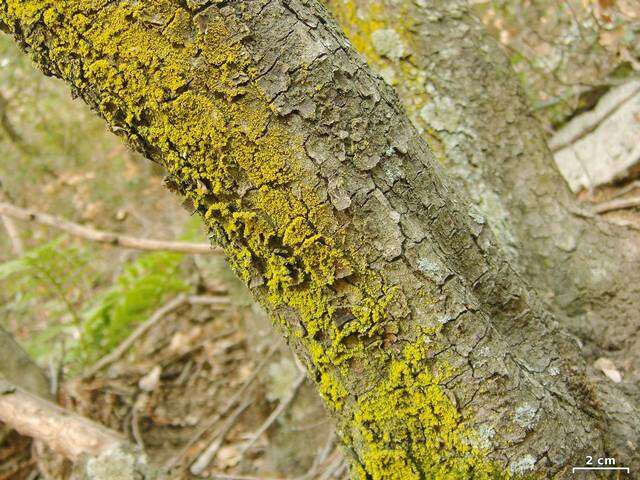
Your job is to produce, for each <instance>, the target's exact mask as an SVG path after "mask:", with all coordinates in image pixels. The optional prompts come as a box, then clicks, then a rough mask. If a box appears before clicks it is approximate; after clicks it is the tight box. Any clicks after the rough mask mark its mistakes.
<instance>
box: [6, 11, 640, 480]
mask: <svg viewBox="0 0 640 480" xmlns="http://www.w3.org/2000/svg"><path fill="white" fill-rule="evenodd" d="M0 23H2V24H3V29H4V30H6V31H8V32H10V33H11V34H12V35H13V36H14V37H15V38H16V40H17V41H18V42H19V43H20V45H21V46H22V47H23V48H24V49H25V50H27V51H28V52H29V53H30V54H31V56H32V58H33V59H34V60H35V61H36V63H38V64H39V65H40V66H41V67H42V68H43V70H44V71H45V72H46V73H49V74H52V75H56V76H58V77H61V78H63V79H64V80H65V81H67V82H68V83H69V85H70V86H71V88H72V90H73V91H74V93H75V94H77V95H79V96H81V97H82V98H83V99H84V100H85V101H87V102H88V103H89V104H90V105H92V106H93V107H94V108H96V110H97V111H99V112H100V113H101V114H102V115H103V116H104V117H105V118H106V119H107V121H108V122H109V124H110V125H111V127H112V128H113V129H114V131H116V132H118V133H120V134H122V135H123V136H124V137H126V139H127V140H128V141H129V142H130V143H131V144H132V145H133V146H135V147H136V148H138V149H140V150H141V151H143V152H144V153H145V154H146V155H147V156H148V157H149V158H150V159H152V160H154V161H157V162H162V163H164V164H165V166H166V167H167V169H168V170H169V172H170V179H171V183H172V185H173V186H174V188H176V189H178V190H179V191H180V192H182V193H183V194H184V195H186V196H187V197H189V198H190V199H191V200H192V201H194V205H195V206H196V208H197V209H198V211H199V212H200V213H201V214H202V215H203V218H204V220H205V223H206V224H207V226H208V227H209V228H210V230H211V235H212V238H213V239H214V240H215V241H216V242H217V243H219V244H220V245H221V246H222V247H223V248H224V250H225V252H226V254H227V255H228V257H229V260H230V262H231V264H232V265H233V266H234V268H235V269H236V271H237V272H238V274H239V275H240V277H241V278H243V279H244V280H245V281H246V283H247V284H248V285H249V287H250V288H251V290H252V292H253V293H254V295H255V297H256V298H257V299H258V300H259V301H261V302H262V303H263V305H264V306H265V307H266V308H267V310H268V311H269V312H270V313H271V315H272V317H273V318H274V320H275V321H276V323H277V324H278V325H279V327H280V328H281V329H282V331H283V333H284V335H285V336H286V337H287V340H288V341H289V344H290V345H291V346H292V348H293V349H294V351H295V352H296V353H297V354H298V355H299V356H300V357H301V359H302V360H303V362H304V363H305V364H306V366H307V368H308V371H309V374H310V376H311V378H312V379H313V380H314V381H316V382H317V384H318V389H319V391H320V393H321V394H322V395H323V398H324V400H325V402H326V404H327V406H328V409H329V410H330V411H331V413H332V415H333V417H334V418H335V420H336V423H337V425H338V432H339V434H340V437H341V439H342V441H343V443H344V444H345V446H346V449H347V451H348V452H349V454H350V457H351V459H352V463H353V470H352V472H353V476H354V477H355V478H371V479H391V478H402V479H403V480H404V479H421V478H443V479H444V478H451V479H453V478H506V477H507V476H508V473H507V472H511V473H514V474H518V475H519V474H527V473H535V474H538V475H540V476H546V477H551V476H553V475H556V478H570V475H571V474H570V471H571V469H570V467H571V466H572V465H575V464H578V463H582V462H584V459H585V456H586V455H594V456H597V455H602V456H603V455H615V456H616V458H617V459H618V461H619V462H620V463H623V462H626V463H627V464H628V465H630V466H631V467H632V468H638V458H637V455H636V452H635V451H634V450H633V448H632V445H633V442H635V441H637V439H638V437H639V436H640V415H638V411H637V403H634V401H633V399H631V398H628V397H626V396H625V394H624V393H623V392H621V391H617V390H614V389H613V388H611V386H610V385H596V384H595V383H594V381H593V380H592V379H591V376H590V372H589V371H588V369H587V367H586V366H585V364H584V362H583V361H582V359H581V357H580V352H579V348H578V347H577V344H576V342H575V341H574V339H573V338H572V337H570V336H568V335H567V334H566V332H565V331H564V330H563V329H562V328H561V327H560V326H559V325H558V322H557V321H556V319H555V318H554V317H553V316H552V315H551V314H550V313H549V312H547V311H546V310H545V309H544V308H543V307H542V305H541V303H540V301H539V300H538V298H537V295H536V294H535V292H533V290H532V289H530V288H529V287H528V285H527V284H526V283H524V282H523V281H522V279H521V278H520V277H519V275H518V274H517V273H516V271H515V270H514V269H513V268H512V266H511V265H510V262H509V260H508V257H506V256H505V255H504V254H503V253H502V252H501V250H500V249H499V248H498V245H497V243H496V241H495V237H494V235H493V233H492V232H491V231H490V230H489V229H488V228H486V226H485V224H484V221H482V220H481V219H479V218H478V216H477V215H476V214H475V213H474V212H473V211H472V210H471V209H470V207H469V205H468V202H467V200H466V198H464V197H463V196H462V195H460V194H459V193H458V192H457V189H456V188H455V187H454V185H453V184H452V183H451V182H450V181H449V179H448V178H447V177H446V176H445V175H444V174H443V172H442V170H441V167H440V166H439V165H438V163H437V162H436V160H435V158H434V156H433V154H432V153H431V152H430V150H429V149H428V148H427V145H426V144H425V143H424V141H423V140H422V138H421V137H420V135H419V134H418V133H417V132H416V130H415V129H414V127H413V126H412V125H411V123H410V121H409V120H408V118H407V117H406V115H405V114H404V112H403V111H402V109H401V107H400V104H399V101H398V99H397V97H396V96H395V94H394V93H393V91H392V90H391V89H390V88H388V87H387V86H386V85H385V84H384V83H383V82H381V81H380V80H379V78H378V77H376V76H375V75H374V74H372V73H371V72H370V71H369V69H368V68H367V67H366V65H365V64H364V63H363V61H362V60H361V58H360V57H359V56H358V55H357V54H356V53H355V52H354V50H353V49H352V48H351V47H350V45H349V44H348V43H347V41H346V40H345V38H344V37H343V36H342V34H341V33H340V32H339V30H338V28H337V26H336V25H335V24H334V23H333V22H332V20H331V19H330V18H329V16H328V14H327V12H326V11H325V10H324V9H323V8H322V7H321V5H320V4H319V3H318V2H317V1H297V0H271V1H267V0H250V1H230V2H223V3H219V2H207V1H195V0H194V1H187V2H186V4H185V3H184V2H179V1H177V0H176V1H172V0H165V1H160V0H158V1H150V2H144V4H130V3H127V2H109V1H99V0H95V1H91V2H86V1H72V0H70V1H68V2H57V1H53V0H29V1H26V2H25V1H23V0H21V1H18V0H4V1H3V2H1V3H0ZM622 410H624V411H622Z"/></svg>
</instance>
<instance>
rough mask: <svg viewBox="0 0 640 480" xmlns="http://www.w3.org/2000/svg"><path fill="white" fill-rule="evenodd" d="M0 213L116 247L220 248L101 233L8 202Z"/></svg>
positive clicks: (195, 251)
mask: <svg viewBox="0 0 640 480" xmlns="http://www.w3.org/2000/svg"><path fill="white" fill-rule="evenodd" d="M0 215H4V216H8V217H13V218H17V219H20V220H24V221H28V222H35V223H39V224H40V225H46V226H48V227H52V228H55V229H58V230H62V231H63V232H67V233H69V234H71V235H73V236H75V237H79V238H83V239H85V240H90V241H92V242H98V243H106V244H108V245H113V246H116V247H122V248H130V249H133V250H145V251H158V250H161V251H168V252H179V253H189V254H212V253H213V254H219V253H220V252H221V250H220V249H217V248H212V247H211V245H209V244H207V243H189V242H174V241H165V240H152V239H146V238H136V237H130V236H127V235H120V234H118V233H113V232H104V231H101V230H96V229H94V228H91V227H85V226H84V225H80V224H78V223H73V222H70V221H68V220H65V219H62V218H59V217H55V216H53V215H49V214H47V213H41V212H36V211H35V210H27V209H24V208H20V207H16V206H15V205H12V204H10V203H6V202H0Z"/></svg>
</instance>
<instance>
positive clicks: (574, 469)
mask: <svg viewBox="0 0 640 480" xmlns="http://www.w3.org/2000/svg"><path fill="white" fill-rule="evenodd" d="M578 470H622V471H626V472H627V473H631V472H630V471H629V467H573V468H572V469H571V473H576V472H577V471H578Z"/></svg>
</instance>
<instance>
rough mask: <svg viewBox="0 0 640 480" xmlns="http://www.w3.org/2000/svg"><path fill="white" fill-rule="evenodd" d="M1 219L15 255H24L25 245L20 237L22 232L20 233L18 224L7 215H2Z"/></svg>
mask: <svg viewBox="0 0 640 480" xmlns="http://www.w3.org/2000/svg"><path fill="white" fill-rule="evenodd" d="M0 220H2V225H4V229H5V230H6V231H7V236H8V237H9V240H10V241H11V248H12V250H13V253H14V254H15V255H22V254H23V253H24V245H23V243H22V240H21V239H20V233H18V229H17V227H16V224H15V223H13V220H11V218H10V217H8V216H7V215H0Z"/></svg>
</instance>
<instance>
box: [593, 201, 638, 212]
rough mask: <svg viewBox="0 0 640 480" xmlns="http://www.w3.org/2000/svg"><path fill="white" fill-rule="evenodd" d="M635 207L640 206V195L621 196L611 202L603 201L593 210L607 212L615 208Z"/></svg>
mask: <svg viewBox="0 0 640 480" xmlns="http://www.w3.org/2000/svg"><path fill="white" fill-rule="evenodd" d="M633 207H640V197H631V198H620V199H616V200H611V201H609V202H603V203H600V204H598V205H596V206H595V207H593V211H594V212H596V213H607V212H612V211H614V210H623V209H625V208H633Z"/></svg>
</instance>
